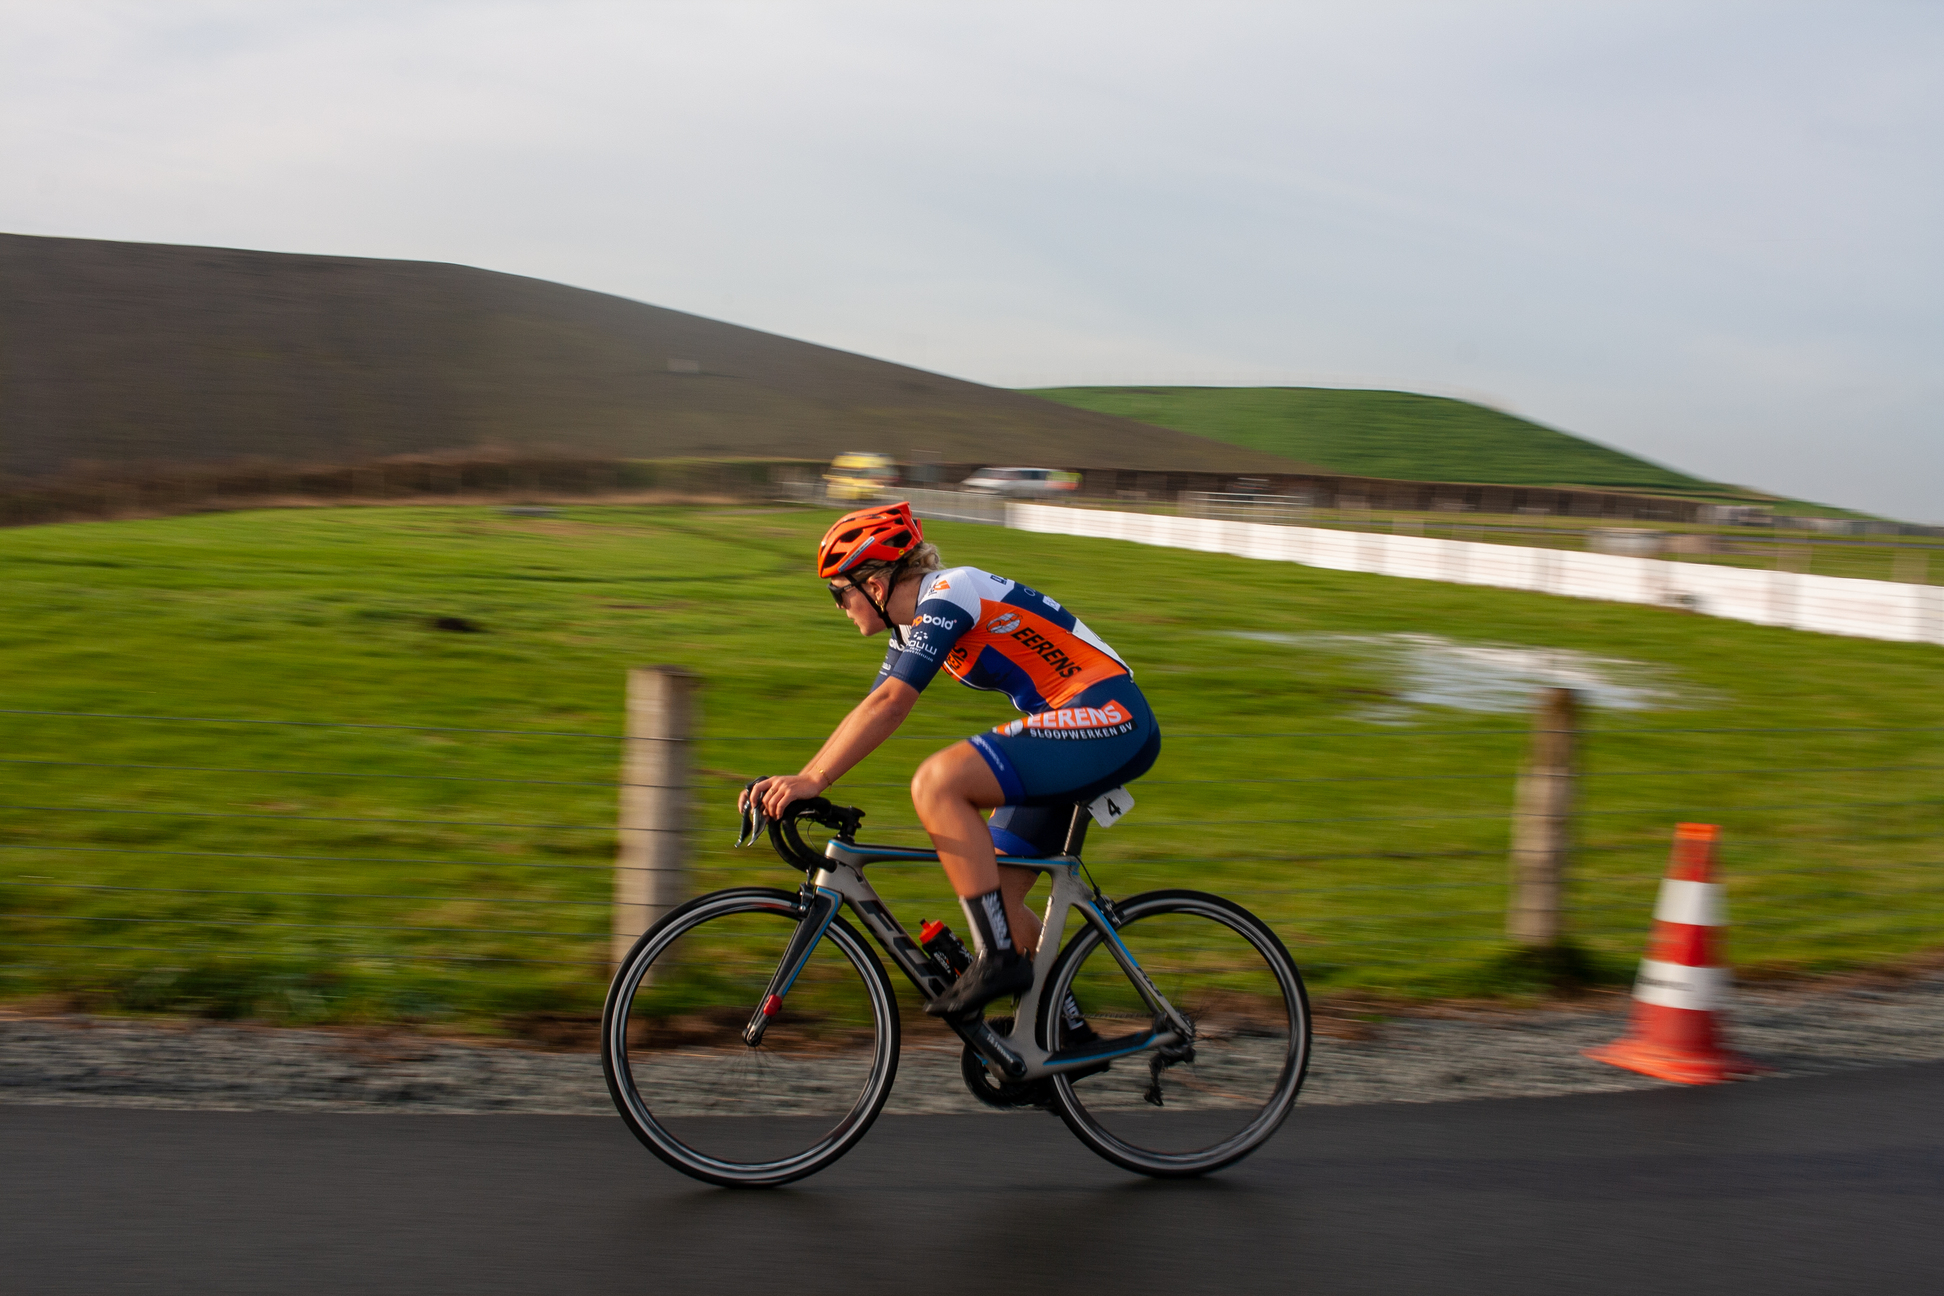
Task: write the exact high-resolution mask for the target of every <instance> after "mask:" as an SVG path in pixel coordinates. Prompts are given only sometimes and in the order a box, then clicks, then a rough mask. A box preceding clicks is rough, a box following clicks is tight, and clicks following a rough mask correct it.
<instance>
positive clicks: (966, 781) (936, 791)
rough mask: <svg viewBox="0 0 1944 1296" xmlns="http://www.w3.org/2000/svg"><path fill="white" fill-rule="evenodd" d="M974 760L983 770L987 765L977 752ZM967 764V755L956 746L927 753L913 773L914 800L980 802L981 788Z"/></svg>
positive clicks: (912, 796) (919, 801)
mask: <svg viewBox="0 0 1944 1296" xmlns="http://www.w3.org/2000/svg"><path fill="white" fill-rule="evenodd" d="M970 764H971V765H972V766H974V767H975V768H976V769H977V770H979V771H983V770H984V768H985V767H984V765H983V764H981V763H980V762H979V758H978V757H977V756H976V755H974V756H973V758H972V761H971V762H970ZM967 766H968V762H967V761H966V759H965V757H964V756H963V755H962V754H961V753H960V752H959V750H958V749H957V748H954V747H947V748H946V749H945V750H944V751H941V752H933V753H932V754H931V755H930V756H927V757H926V758H925V760H924V762H923V763H922V764H921V765H919V766H918V769H917V772H916V773H914V774H913V775H912V776H911V800H912V802H913V804H915V805H923V804H925V803H926V802H927V801H930V802H934V803H936V802H939V801H946V800H951V801H963V802H966V803H968V804H978V803H979V800H980V790H979V789H978V788H977V787H976V786H975V783H974V776H973V772H972V771H971V770H968V768H967Z"/></svg>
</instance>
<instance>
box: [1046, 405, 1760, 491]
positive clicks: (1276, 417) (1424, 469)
mask: <svg viewBox="0 0 1944 1296" xmlns="http://www.w3.org/2000/svg"><path fill="white" fill-rule="evenodd" d="M1032 394H1033V395H1035V396H1041V397H1044V398H1046V399H1047V400H1053V401H1059V402H1060V403H1062V404H1065V405H1074V406H1078V407H1079V408H1081V409H1089V410H1093V411H1094V412H1096V413H1100V414H1119V415H1122V416H1123V417H1126V418H1132V419H1139V420H1140V421H1141V422H1143V423H1153V424H1157V425H1159V426H1161V427H1166V428H1173V429H1175V430H1176V431H1179V432H1192V433H1193V434H1195V435H1196V436H1203V437H1210V438H1212V439H1214V440H1217V441H1227V442H1229V443H1230V444H1232V445H1239V446H1247V447H1249V448H1250V449H1252V450H1264V451H1267V452H1269V453H1271V454H1279V455H1287V456H1288V457H1289V458H1292V459H1299V460H1302V461H1304V462H1306V463H1313V464H1317V465H1319V466H1321V467H1323V468H1326V469H1328V470H1329V471H1331V472H1337V473H1346V474H1350V475H1353V476H1363V477H1395V478H1404V479H1410V480H1417V481H1455V482H1493V483H1500V484H1507V485H1514V486H1527V485H1530V486H1558V485H1576V486H1605V487H1614V488H1618V489H1626V490H1672V491H1681V492H1696V491H1699V492H1705V493H1708V494H1714V493H1717V492H1719V491H1721V490H1722V488H1721V487H1720V486H1718V485H1716V484H1713V483H1709V482H1704V481H1701V480H1699V479H1697V478H1694V477H1690V476H1688V475H1687V474H1686V473H1682V472H1677V471H1675V470H1674V469H1672V468H1663V467H1661V466H1660V465H1659V464H1654V463H1649V462H1648V461H1646V460H1645V459H1640V458H1636V457H1635V456H1633V455H1630V454H1626V453H1625V452H1623V451H1620V450H1615V449H1612V448H1610V447H1608V446H1603V445H1599V444H1596V443H1594V442H1592V441H1588V440H1585V439H1584V438H1582V437H1576V436H1573V435H1572V434H1570V433H1567V432H1560V431H1558V430H1556V429H1553V428H1549V427H1545V426H1542V425H1541V424H1538V423H1534V422H1531V421H1530V420H1527V419H1522V418H1519V417H1518V416H1516V415H1513V414H1506V413H1503V412H1502V411H1499V410H1494V409H1487V408H1486V407H1485V406H1483V405H1474V404H1472V403H1470V402H1469V401H1461V400H1451V399H1449V398H1446V397H1443V396H1419V395H1414V394H1412V393H1410V392H1391V391H1347V390H1339V389H1335V388H1325V387H1048V388H1043V389H1038V390H1035V391H1034V392H1032Z"/></svg>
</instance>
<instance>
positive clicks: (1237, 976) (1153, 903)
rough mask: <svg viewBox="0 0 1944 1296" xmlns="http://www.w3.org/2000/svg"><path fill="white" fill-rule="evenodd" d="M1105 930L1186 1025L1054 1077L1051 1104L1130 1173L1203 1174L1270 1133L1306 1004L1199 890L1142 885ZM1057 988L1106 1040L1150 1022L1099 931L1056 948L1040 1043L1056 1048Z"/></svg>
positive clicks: (1250, 933) (1283, 1103) (1260, 936)
mask: <svg viewBox="0 0 1944 1296" xmlns="http://www.w3.org/2000/svg"><path fill="white" fill-rule="evenodd" d="M1115 908H1116V912H1117V913H1118V914H1119V918H1120V926H1119V927H1118V929H1117V935H1118V936H1119V937H1120V939H1121V941H1122V942H1123V943H1125V944H1126V946H1127V948H1128V950H1129V951H1130V952H1132V954H1133V955H1134V958H1135V961H1136V962H1138V963H1139V964H1140V966H1141V968H1142V969H1143V970H1144V971H1145V972H1146V973H1147V975H1148V977H1149V978H1150V979H1151V980H1152V981H1153V982H1154V985H1155V988H1156V989H1157V990H1159V991H1160V992H1161V994H1162V995H1163V996H1164V997H1165V998H1166V999H1167V1001H1168V1002H1169V1003H1170V1004H1172V1005H1173V1006H1174V1008H1175V1009H1176V1010H1177V1011H1178V1012H1180V1013H1181V1014H1182V1015H1183V1016H1185V1017H1186V1018H1187V1019H1188V1021H1189V1022H1190V1024H1192V1025H1193V1027H1194V1029H1195V1038H1194V1040H1193V1041H1192V1042H1191V1043H1190V1044H1189V1045H1188V1046H1187V1047H1185V1048H1179V1049H1173V1050H1157V1049H1149V1050H1146V1051H1143V1052H1138V1053H1134V1054H1131V1055H1129V1056H1127V1057H1123V1058H1120V1059H1118V1060H1116V1061H1115V1062H1114V1063H1113V1065H1112V1066H1111V1067H1109V1068H1108V1069H1106V1070H1104V1071H1101V1072H1098V1073H1096V1074H1093V1075H1087V1076H1082V1077H1080V1078H1078V1079H1072V1078H1069V1077H1067V1076H1064V1075H1056V1076H1054V1077H1053V1097H1054V1101H1055V1103H1056V1105H1057V1107H1058V1110H1059V1112H1060V1116H1061V1118H1062V1119H1064V1120H1065V1121H1066V1123H1067V1128H1069V1129H1071V1130H1072V1131H1073V1132H1074V1134H1075V1135H1077V1136H1078V1137H1079V1139H1080V1141H1081V1142H1083V1143H1085V1144H1086V1145H1087V1146H1088V1147H1090V1148H1092V1149H1093V1150H1094V1151H1095V1152H1098V1153H1099V1154H1100V1155H1101V1156H1104V1157H1106V1158H1107V1159H1108V1160H1109V1161H1112V1162H1114V1163H1115V1164H1116V1165H1120V1166H1123V1167H1125V1168H1126V1169H1129V1170H1135V1171H1138V1172H1140V1173H1142V1174H1150V1175H1157V1176H1162V1177H1181V1176H1188V1175H1199V1174H1206V1173H1208V1172H1209V1171H1211V1170H1218V1169H1220V1168H1221V1167H1223V1166H1226V1165H1230V1164H1232V1163H1234V1162H1236V1161H1239V1160H1241V1159H1242V1158H1243V1157H1245V1156H1247V1155H1248V1154H1249V1153H1250V1152H1253V1151H1254V1150H1255V1149H1256V1148H1258V1147H1260V1146H1261V1145H1262V1143H1263V1142H1264V1141H1265V1140H1266V1139H1268V1137H1269V1136H1270V1135H1271V1134H1273V1133H1275V1132H1276V1127H1277V1126H1279V1125H1281V1124H1282V1122H1283V1118H1284V1117H1286V1116H1288V1115H1289V1112H1290V1109H1291V1108H1292V1107H1293V1106H1294V1105H1295V1103H1296V1094H1297V1091H1298V1090H1299V1089H1301V1088H1302V1084H1303V1075H1304V1072H1305V1070H1306V1069H1307V1068H1308V1066H1309V1052H1310V1015H1309V998H1308V995H1307V994H1306V993H1305V992H1304V989H1303V978H1302V974H1301V973H1300V972H1298V971H1297V968H1296V963H1295V961H1294V960H1293V959H1291V958H1290V957H1289V951H1287V950H1286V949H1284V948H1283V944H1282V941H1280V940H1279V939H1277V937H1276V934H1275V933H1274V932H1273V931H1271V930H1270V929H1269V927H1268V926H1267V924H1265V923H1263V922H1262V920H1261V919H1259V918H1257V917H1256V916H1255V915H1254V914H1251V913H1250V912H1249V911H1248V910H1246V909H1244V908H1242V906H1240V905H1238V904H1234V903H1232V902H1230V901H1227V900H1224V899H1222V898H1221V897H1219V896H1212V895H1207V894H1205V893H1203V892H1199V891H1149V892H1145V893H1143V894H1141V895H1137V896H1134V897H1132V898H1131V899H1128V900H1124V901H1122V902H1120V904H1119V905H1117V906H1116V907H1115ZM1068 994H1071V995H1073V996H1074V998H1075V999H1076V1000H1077V1001H1078V1002H1079V1005H1080V1009H1081V1012H1082V1013H1084V1014H1085V1016H1086V1020H1087V1025H1088V1026H1089V1027H1090V1028H1091V1029H1092V1030H1093V1031H1094V1032H1095V1033H1097V1034H1098V1035H1100V1036H1103V1037H1105V1038H1108V1039H1113V1038H1115V1037H1118V1036H1130V1037H1131V1036H1136V1035H1139V1034H1144V1033H1145V1032H1147V1031H1148V1030H1149V1029H1150V1027H1151V1026H1152V1025H1153V1024H1154V1019H1153V1015H1152V1014H1151V1013H1150V1011H1149V1010H1148V1008H1147V1006H1146V1004H1145V1002H1144V1001H1143V1000H1142V998H1141V997H1140V995H1139V993H1138V992H1137V991H1136V990H1135V987H1134V984H1133V982H1132V981H1131V980H1130V979H1129V978H1128V976H1127V974H1126V973H1125V972H1124V971H1122V970H1121V966H1120V964H1119V962H1118V961H1117V960H1116V959H1115V958H1114V955H1113V951H1112V949H1111V948H1110V947H1109V945H1108V944H1107V941H1106V940H1105V938H1104V937H1103V936H1102V935H1101V933H1100V931H1099V930H1098V929H1097V928H1095V927H1094V926H1093V925H1091V924H1088V925H1087V926H1086V927H1084V928H1082V930H1081V931H1080V932H1079V934H1077V935H1076V936H1074V938H1073V939H1072V940H1071V941H1069V942H1068V943H1067V946H1066V948H1065V949H1063V950H1061V951H1060V957H1059V959H1058V960H1057V961H1055V963H1054V964H1053V970H1052V971H1051V972H1050V973H1049V974H1048V977H1047V986H1046V989H1045V991H1044V992H1043V994H1042V995H1041V999H1040V1002H1041V1004H1042V1005H1044V1007H1043V1009H1042V1016H1041V1021H1040V1036H1041V1038H1042V1039H1045V1040H1047V1041H1048V1048H1049V1049H1051V1050H1058V1049H1060V1048H1062V1047H1064V1046H1065V1045H1066V1043H1067V1040H1068V1035H1069V1028H1068V1026H1067V1024H1066V1022H1065V1020H1064V1018H1063V1016H1062V1014H1061V1013H1060V1012H1059V1010H1058V1006H1059V1005H1060V1004H1061V1003H1062V1001H1063V1000H1064V999H1065V998H1066V996H1067V995H1068Z"/></svg>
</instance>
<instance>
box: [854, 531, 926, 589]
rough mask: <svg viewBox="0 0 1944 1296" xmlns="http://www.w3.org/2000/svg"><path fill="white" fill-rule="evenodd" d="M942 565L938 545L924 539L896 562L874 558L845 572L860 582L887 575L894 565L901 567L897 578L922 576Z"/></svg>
mask: <svg viewBox="0 0 1944 1296" xmlns="http://www.w3.org/2000/svg"><path fill="white" fill-rule="evenodd" d="M944 566H945V560H944V559H943V558H941V557H939V555H938V546H937V545H935V544H932V543H931V542H930V541H926V542H925V543H924V544H921V545H919V546H918V547H917V548H916V549H913V550H912V551H911V552H910V553H908V554H906V555H905V556H904V557H903V558H901V559H900V560H898V561H897V562H881V561H875V560H874V561H871V562H861V563H859V564H857V566H855V567H853V568H851V569H850V571H849V572H847V573H845V574H846V575H848V576H852V577H855V578H856V580H857V581H858V583H859V584H862V583H863V582H865V581H867V580H870V579H871V578H872V577H874V576H883V577H889V575H890V573H891V569H892V568H894V567H896V568H900V569H901V570H900V572H899V574H898V578H899V580H904V579H905V578H907V577H911V576H922V575H924V574H925V573H926V572H935V571H939V570H941V569H943V568H944Z"/></svg>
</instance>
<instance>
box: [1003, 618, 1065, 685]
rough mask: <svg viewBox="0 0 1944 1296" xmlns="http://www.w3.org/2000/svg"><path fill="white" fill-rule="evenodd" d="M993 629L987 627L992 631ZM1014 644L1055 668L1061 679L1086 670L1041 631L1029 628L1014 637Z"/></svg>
mask: <svg viewBox="0 0 1944 1296" xmlns="http://www.w3.org/2000/svg"><path fill="white" fill-rule="evenodd" d="M990 628H991V627H989V626H988V627H987V629H990ZM1013 642H1014V643H1016V644H1019V645H1021V646H1022V647H1024V648H1025V649H1026V650H1027V651H1028V652H1031V653H1032V654H1033V655H1034V656H1036V657H1038V658H1039V659H1040V660H1041V661H1043V662H1045V663H1046V664H1047V665H1048V666H1051V667H1052V668H1053V673H1054V674H1055V675H1058V676H1059V677H1060V678H1061V679H1071V678H1073V677H1074V676H1075V675H1078V674H1079V673H1080V672H1081V671H1082V670H1084V669H1086V668H1085V667H1083V666H1082V665H1081V664H1080V663H1079V662H1077V661H1075V660H1073V658H1071V657H1069V656H1067V655H1066V650H1065V649H1063V648H1061V647H1060V645H1058V644H1056V643H1054V642H1053V641H1052V640H1051V639H1048V638H1047V637H1046V636H1045V635H1043V634H1041V633H1040V632H1039V631H1037V630H1035V629H1033V628H1032V627H1031V626H1028V627H1027V628H1026V629H1024V630H1021V631H1020V632H1019V633H1017V634H1015V635H1014V636H1013Z"/></svg>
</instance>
